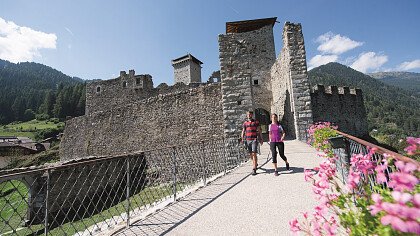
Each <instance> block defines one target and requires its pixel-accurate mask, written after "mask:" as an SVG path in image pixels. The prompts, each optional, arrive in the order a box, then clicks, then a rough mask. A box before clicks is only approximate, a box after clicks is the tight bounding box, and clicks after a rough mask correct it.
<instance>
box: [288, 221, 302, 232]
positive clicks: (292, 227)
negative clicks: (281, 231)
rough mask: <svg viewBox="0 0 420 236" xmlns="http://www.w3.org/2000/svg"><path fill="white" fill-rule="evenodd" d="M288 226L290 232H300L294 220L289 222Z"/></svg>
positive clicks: (297, 223)
mask: <svg viewBox="0 0 420 236" xmlns="http://www.w3.org/2000/svg"><path fill="white" fill-rule="evenodd" d="M289 225H290V230H291V231H292V232H294V233H297V232H299V231H300V230H301V228H300V225H299V222H298V220H297V219H296V218H295V219H292V220H291V221H289Z"/></svg>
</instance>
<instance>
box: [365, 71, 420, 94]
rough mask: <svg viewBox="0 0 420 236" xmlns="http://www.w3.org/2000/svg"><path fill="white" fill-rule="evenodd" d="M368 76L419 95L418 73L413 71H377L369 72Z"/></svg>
mask: <svg viewBox="0 0 420 236" xmlns="http://www.w3.org/2000/svg"><path fill="white" fill-rule="evenodd" d="M368 75H369V76H370V77H372V78H375V79H378V80H380V81H381V82H384V83H385V84H389V85H392V86H395V87H399V88H402V89H405V90H407V91H410V92H412V94H414V95H416V96H420V73H414V72H377V73H369V74H368Z"/></svg>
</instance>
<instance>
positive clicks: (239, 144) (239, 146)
mask: <svg viewBox="0 0 420 236" xmlns="http://www.w3.org/2000/svg"><path fill="white" fill-rule="evenodd" d="M242 142H245V141H244V140H242ZM236 151H237V153H238V163H236V165H238V166H239V164H241V141H239V140H238V143H237V145H236Z"/></svg>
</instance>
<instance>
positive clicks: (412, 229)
mask: <svg viewBox="0 0 420 236" xmlns="http://www.w3.org/2000/svg"><path fill="white" fill-rule="evenodd" d="M381 223H382V224H383V225H389V224H391V227H392V228H393V229H395V230H398V231H400V232H404V233H415V234H420V225H419V223H418V222H417V221H415V220H409V221H406V222H405V221H403V220H402V219H400V218H398V217H397V216H394V215H386V216H384V217H382V218H381Z"/></svg>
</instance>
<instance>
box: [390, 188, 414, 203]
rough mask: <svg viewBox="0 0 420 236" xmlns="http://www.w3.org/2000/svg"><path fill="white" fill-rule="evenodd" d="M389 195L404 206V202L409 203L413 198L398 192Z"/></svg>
mask: <svg viewBox="0 0 420 236" xmlns="http://www.w3.org/2000/svg"><path fill="white" fill-rule="evenodd" d="M391 195H392V197H393V198H394V200H395V201H396V202H398V203H400V204H405V203H406V202H408V201H411V199H412V198H413V196H411V194H409V193H402V192H398V191H393V192H392V193H391Z"/></svg>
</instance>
